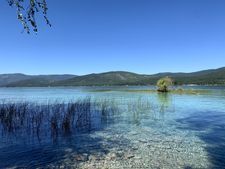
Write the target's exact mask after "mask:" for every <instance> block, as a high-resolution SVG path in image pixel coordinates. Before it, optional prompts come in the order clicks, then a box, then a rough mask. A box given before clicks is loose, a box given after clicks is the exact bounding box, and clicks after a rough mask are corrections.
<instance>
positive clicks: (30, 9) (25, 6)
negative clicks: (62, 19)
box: [6, 0, 51, 33]
mask: <svg viewBox="0 0 225 169" xmlns="http://www.w3.org/2000/svg"><path fill="white" fill-rule="evenodd" d="M6 1H7V2H8V4H9V6H11V7H13V8H15V9H16V12H17V18H18V19H19V21H20V22H21V23H22V25H23V28H24V30H25V31H26V32H27V33H30V32H31V30H33V31H34V32H37V31H38V26H37V23H36V16H37V14H38V13H41V14H42V15H43V17H44V20H45V21H46V23H47V25H49V26H51V24H50V22H49V20H48V17H47V11H48V7H47V3H46V0H6Z"/></svg>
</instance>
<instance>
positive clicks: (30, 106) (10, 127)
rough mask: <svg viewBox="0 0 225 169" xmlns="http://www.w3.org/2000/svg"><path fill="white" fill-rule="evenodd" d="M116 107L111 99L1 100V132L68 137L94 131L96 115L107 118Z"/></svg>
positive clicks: (4, 133) (30, 135) (6, 133)
mask: <svg viewBox="0 0 225 169" xmlns="http://www.w3.org/2000/svg"><path fill="white" fill-rule="evenodd" d="M115 111H116V106H115V104H114V103H112V102H110V101H101V102H99V101H93V100H91V98H85V99H79V100H77V101H70V102H67V103H65V102H54V103H51V104H50V103H48V104H35V103H29V102H24V103H4V102H3V103H0V133H1V134H2V135H8V136H9V135H11V136H12V135H14V136H15V135H17V136H22V135H23V136H24V137H36V138H38V139H40V138H43V137H46V136H47V137H49V136H50V137H51V138H53V139H56V138H57V137H58V136H67V135H71V134H74V133H76V132H80V131H91V130H92V123H93V118H92V116H96V114H99V115H100V116H101V117H103V116H104V117H106V118H107V117H108V116H110V115H112V114H113V113H115Z"/></svg>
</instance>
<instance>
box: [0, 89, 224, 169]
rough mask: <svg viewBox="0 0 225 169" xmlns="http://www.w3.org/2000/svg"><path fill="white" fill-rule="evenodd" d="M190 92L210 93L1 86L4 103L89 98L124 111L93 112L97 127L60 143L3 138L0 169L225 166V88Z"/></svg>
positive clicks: (65, 138)
mask: <svg viewBox="0 0 225 169" xmlns="http://www.w3.org/2000/svg"><path fill="white" fill-rule="evenodd" d="M185 88H196V89H198V90H199V89H201V90H207V91H209V92H205V93H202V94H158V93H154V92H152V93H147V92H146V93H145V92H137V90H146V89H154V87H153V86H143V87H140V86H134V87H70V88H0V100H1V102H10V103H12V102H34V103H38V104H46V103H51V102H55V101H56V100H61V101H62V100H63V101H65V102H69V101H71V100H77V99H78V98H86V97H87V96H90V97H91V99H92V100H111V101H113V102H114V104H115V105H116V106H117V107H118V108H119V110H118V112H117V113H115V114H110V115H108V114H104V113H99V114H97V115H96V114H95V115H93V116H92V119H91V120H90V121H91V123H92V124H93V125H92V128H89V129H88V130H85V131H82V132H76V134H72V135H70V136H65V137H60V138H59V139H58V141H53V140H51V139H49V137H47V136H46V137H44V136H43V138H42V139H40V140H39V141H30V140H29V141H28V140H26V139H24V135H23V134H21V135H20V134H17V135H16V137H14V136H8V135H7V136H6V135H1V136H0V137H1V139H0V168H19V167H24V168H55V167H60V166H61V167H64V168H154V169H155V168H168V169H171V168H185V169H187V168H225V88H224V87H201V86H196V87H185ZM129 90H135V92H128V91H129ZM46 130H48V128H46ZM22 135H23V137H22Z"/></svg>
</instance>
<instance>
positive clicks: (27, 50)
mask: <svg viewBox="0 0 225 169" xmlns="http://www.w3.org/2000/svg"><path fill="white" fill-rule="evenodd" d="M47 2H48V5H49V19H50V21H51V22H52V25H53V27H52V28H49V27H48V26H46V25H45V24H44V21H43V20H41V19H40V18H38V22H39V33H38V35H35V34H31V35H27V34H26V33H21V31H22V26H21V25H20V23H19V21H18V20H17V19H16V12H15V10H14V9H12V8H10V7H9V6H8V5H7V3H6V1H5V0H3V1H1V2H0V21H1V26H0V73H15V72H21V73H26V74H63V73H71V74H78V75H82V74H88V73H93V72H96V73H97V72H105V71H115V70H123V71H132V72H136V73H145V74H152V73H156V72H164V71H166V72H168V71H170V72H191V71H196V70H201V69H208V68H217V67H222V66H225V0H57V1H56V0H47Z"/></svg>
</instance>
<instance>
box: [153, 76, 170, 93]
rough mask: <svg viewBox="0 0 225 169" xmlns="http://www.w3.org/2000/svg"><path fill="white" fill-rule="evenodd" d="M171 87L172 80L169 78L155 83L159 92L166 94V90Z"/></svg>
mask: <svg viewBox="0 0 225 169" xmlns="http://www.w3.org/2000/svg"><path fill="white" fill-rule="evenodd" d="M171 85H173V80H172V79H171V78H169V77H164V78H161V79H159V80H158V82H157V87H158V91H159V92H168V88H169V86H171Z"/></svg>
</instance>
